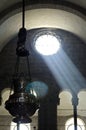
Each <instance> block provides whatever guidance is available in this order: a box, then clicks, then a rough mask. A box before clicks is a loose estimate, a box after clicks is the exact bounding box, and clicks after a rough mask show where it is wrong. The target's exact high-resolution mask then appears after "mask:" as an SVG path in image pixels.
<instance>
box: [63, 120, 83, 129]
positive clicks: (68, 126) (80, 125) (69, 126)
mask: <svg viewBox="0 0 86 130" xmlns="http://www.w3.org/2000/svg"><path fill="white" fill-rule="evenodd" d="M65 130H74V118H70V119H69V120H67V122H66V124H65ZM77 130H85V123H84V122H83V121H82V120H81V119H80V118H77Z"/></svg>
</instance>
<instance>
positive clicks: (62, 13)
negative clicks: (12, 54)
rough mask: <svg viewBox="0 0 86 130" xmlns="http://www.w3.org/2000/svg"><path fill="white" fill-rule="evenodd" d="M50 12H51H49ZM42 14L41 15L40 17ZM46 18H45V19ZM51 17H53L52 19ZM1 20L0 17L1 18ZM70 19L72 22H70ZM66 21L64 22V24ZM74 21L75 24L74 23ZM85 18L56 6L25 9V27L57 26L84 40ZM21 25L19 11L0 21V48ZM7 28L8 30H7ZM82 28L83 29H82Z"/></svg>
mask: <svg viewBox="0 0 86 130" xmlns="http://www.w3.org/2000/svg"><path fill="white" fill-rule="evenodd" d="M50 12H51V13H50ZM40 16H43V17H40ZM45 19H46V20H45ZM52 19H54V20H53V21H52ZM1 20H2V19H1ZM71 21H72V22H71ZM76 21H79V22H76ZM65 23H66V24H65ZM75 23H76V24H75ZM85 26H86V22H85V19H84V18H82V17H80V16H78V15H76V14H75V12H73V11H72V13H71V12H70V11H68V10H62V9H58V8H48V7H46V8H44V7H40V8H37V7H36V8H34V9H30V10H27V11H26V28H27V30H30V29H33V28H43V27H44V28H45V27H47V28H48V27H51V28H58V29H63V30H66V31H69V32H71V33H73V34H75V35H77V36H79V37H80V38H82V39H84V40H86V37H85V34H86V30H85V28H84V27H85ZM20 27H21V13H19V12H18V13H16V14H12V15H11V16H10V17H9V18H8V19H5V21H3V23H1V26H0V30H3V31H1V32H0V36H1V41H2V42H1V43H0V50H2V48H3V47H4V46H5V45H6V44H7V42H8V41H10V40H11V38H13V37H14V36H15V35H16V33H17V32H18V31H19V28H20ZM7 30H8V31H7ZM82 30H83V31H82Z"/></svg>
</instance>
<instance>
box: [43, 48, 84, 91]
mask: <svg viewBox="0 0 86 130" xmlns="http://www.w3.org/2000/svg"><path fill="white" fill-rule="evenodd" d="M43 58H44V60H45V62H46V64H47V65H48V67H49V69H50V70H51V72H52V74H53V76H54V78H55V79H56V81H57V82H58V83H59V86H60V87H62V88H67V89H68V88H70V89H71V90H72V91H73V92H76V91H77V90H78V88H81V87H83V88H85V87H86V79H85V78H84V77H83V76H82V74H81V73H80V71H79V70H78V69H77V67H76V66H75V65H74V64H73V62H72V61H71V59H70V58H69V57H68V55H67V54H66V53H65V52H64V50H63V49H62V48H60V50H59V51H58V53H57V54H56V55H52V56H47V57H45V56H43Z"/></svg>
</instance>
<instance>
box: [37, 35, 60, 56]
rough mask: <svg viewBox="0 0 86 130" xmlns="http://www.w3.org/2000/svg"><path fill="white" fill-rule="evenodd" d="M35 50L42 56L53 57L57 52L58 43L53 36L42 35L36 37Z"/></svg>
mask: <svg viewBox="0 0 86 130" xmlns="http://www.w3.org/2000/svg"><path fill="white" fill-rule="evenodd" d="M35 48H36V50H37V51H38V52H39V53H40V54H42V55H53V54H55V53H57V51H58V50H59V48H60V43H59V40H58V39H57V37H55V36H54V35H51V34H43V35H40V36H39V37H37V39H36V41H35Z"/></svg>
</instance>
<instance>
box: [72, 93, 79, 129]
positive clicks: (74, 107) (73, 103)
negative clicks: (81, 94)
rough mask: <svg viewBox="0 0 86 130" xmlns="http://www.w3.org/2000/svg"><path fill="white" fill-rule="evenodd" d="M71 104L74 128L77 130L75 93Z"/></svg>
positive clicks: (76, 98)
mask: <svg viewBox="0 0 86 130" xmlns="http://www.w3.org/2000/svg"><path fill="white" fill-rule="evenodd" d="M72 105H73V113H74V130H77V106H78V97H77V95H73V98H72Z"/></svg>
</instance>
